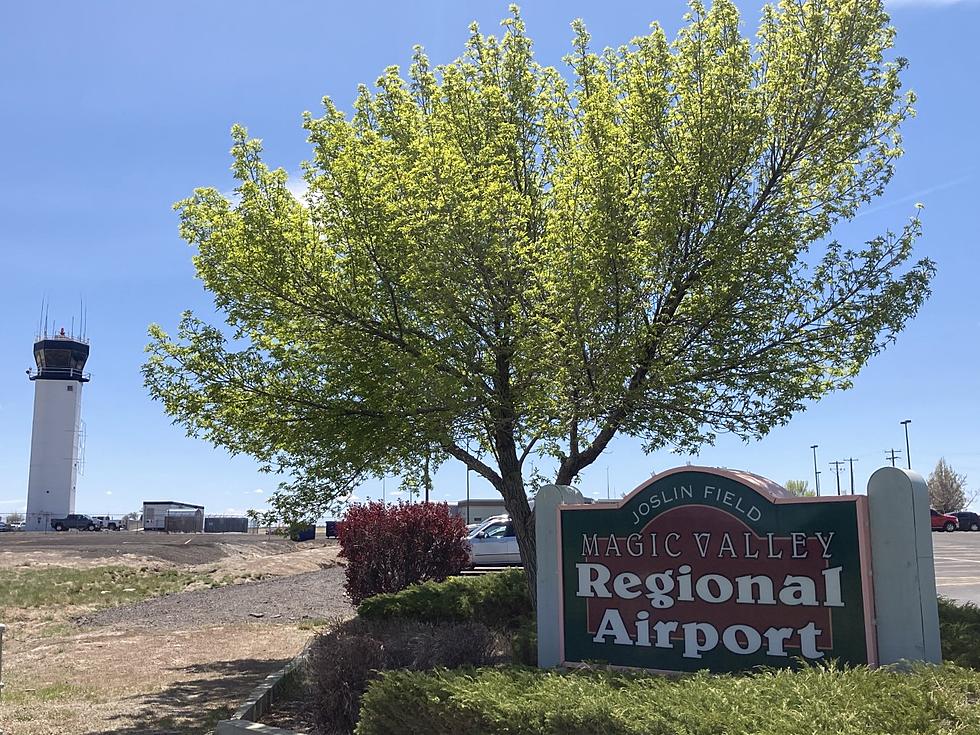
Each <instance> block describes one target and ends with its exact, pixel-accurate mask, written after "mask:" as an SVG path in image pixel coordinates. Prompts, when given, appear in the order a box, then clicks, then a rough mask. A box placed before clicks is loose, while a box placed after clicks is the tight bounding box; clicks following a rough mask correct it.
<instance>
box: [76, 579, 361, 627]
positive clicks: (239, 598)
mask: <svg viewBox="0 0 980 735" xmlns="http://www.w3.org/2000/svg"><path fill="white" fill-rule="evenodd" d="M343 583H344V570H343V568H342V567H334V568H331V569H323V570H321V571H318V572H307V573H305V574H294V575H292V576H289V577H278V578H275V579H269V580H264V581H261V582H250V583H248V584H236V585H231V586H228V587H219V588H216V589H204V590H194V591H193V592H182V593H180V594H176V595H168V596H166V597H157V598H154V599H151V600H144V601H143V602H137V603H135V604H132V605H120V606H118V607H111V608H108V609H106V610H102V611H100V612H97V613H95V614H94V615H87V616H85V617H82V618H79V620H78V622H80V623H82V624H86V625H112V626H115V627H118V628H164V629H176V628H186V627H195V626H206V625H226V624H228V623H241V622H254V623H284V622H288V621H298V620H302V619H304V618H331V617H337V616H343V617H348V616H350V615H353V613H354V608H353V606H352V605H351V603H350V600H348V599H347V594H346V592H344V586H343Z"/></svg>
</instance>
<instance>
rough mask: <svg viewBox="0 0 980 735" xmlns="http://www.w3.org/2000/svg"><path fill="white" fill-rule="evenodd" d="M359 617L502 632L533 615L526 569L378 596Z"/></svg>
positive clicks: (453, 579) (368, 601)
mask: <svg viewBox="0 0 980 735" xmlns="http://www.w3.org/2000/svg"><path fill="white" fill-rule="evenodd" d="M357 613H358V615H360V616H361V617H363V618H366V619H368V620H382V619H386V618H409V619H413V620H420V621H424V622H432V623H434V622H464V621H475V622H478V623H483V624H484V625H486V626H488V627H491V628H495V629H498V630H501V629H512V628H517V627H519V626H521V625H522V623H524V622H525V621H526V620H528V619H529V618H530V617H531V615H532V612H531V599H530V597H529V595H528V589H527V577H526V576H525V574H524V570H523V569H509V570H507V571H505V572H500V573H497V574H487V575H483V576H479V577H450V578H449V579H447V580H445V581H443V582H424V583H422V584H416V585H412V586H411V587H407V588H405V589H403V590H402V591H400V592H394V593H391V594H382V595H374V596H373V597H368V598H367V599H365V600H364V601H363V602H361V604H360V605H359V606H358V608H357Z"/></svg>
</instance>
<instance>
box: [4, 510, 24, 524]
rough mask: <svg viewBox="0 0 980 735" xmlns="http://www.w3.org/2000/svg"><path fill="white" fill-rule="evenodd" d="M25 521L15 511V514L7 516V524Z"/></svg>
mask: <svg viewBox="0 0 980 735" xmlns="http://www.w3.org/2000/svg"><path fill="white" fill-rule="evenodd" d="M23 520H24V516H23V515H21V514H20V513H18V512H17V511H14V512H13V513H8V514H7V523H20V522H21V521H23Z"/></svg>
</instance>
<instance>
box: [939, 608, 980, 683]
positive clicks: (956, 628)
mask: <svg viewBox="0 0 980 735" xmlns="http://www.w3.org/2000/svg"><path fill="white" fill-rule="evenodd" d="M939 638H940V640H941V642H942V648H943V661H952V662H953V663H957V664H959V665H960V666H970V667H972V668H974V669H980V607H977V606H976V605H974V604H973V603H972V602H967V603H965V604H960V603H957V602H954V601H953V600H950V599H948V598H946V597H940V598H939Z"/></svg>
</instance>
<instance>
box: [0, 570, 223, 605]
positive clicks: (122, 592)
mask: <svg viewBox="0 0 980 735" xmlns="http://www.w3.org/2000/svg"><path fill="white" fill-rule="evenodd" d="M227 581H230V580H224V579H219V578H215V577H213V576H212V575H210V574H206V573H202V572H183V571H176V570H161V571H148V570H145V569H135V568H132V567H123V566H104V567H93V568H91V569H73V568H71V567H18V568H16V569H4V570H0V612H2V611H4V610H5V609H6V608H38V607H54V606H59V607H60V606H67V605H96V606H98V607H110V606H112V605H118V604H121V603H125V602H135V601H137V600H142V599H145V598H147V597H159V596H160V595H168V594H172V593H174V592H181V591H183V590H185V589H187V587H189V586H190V585H192V584H198V585H201V586H207V587H219V586H222V585H223V584H226V583H227Z"/></svg>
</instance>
